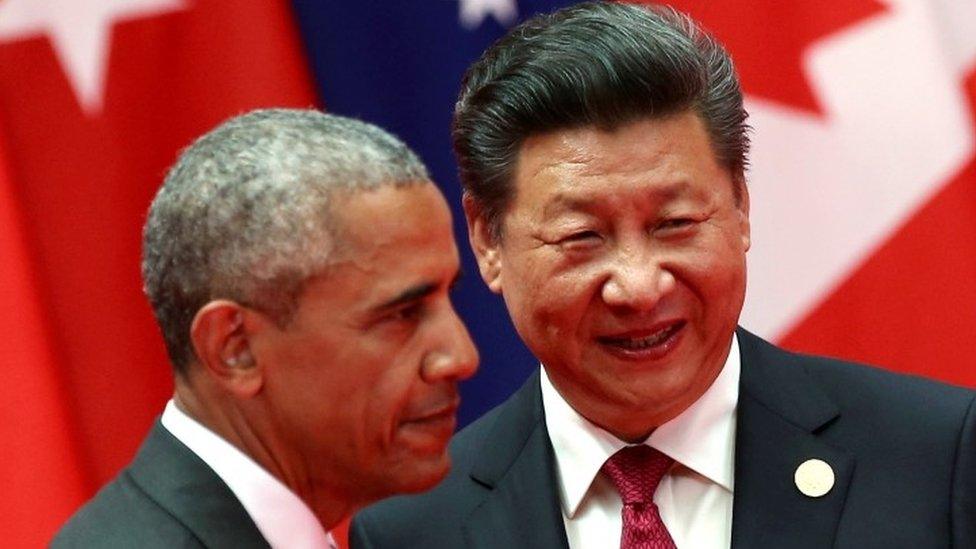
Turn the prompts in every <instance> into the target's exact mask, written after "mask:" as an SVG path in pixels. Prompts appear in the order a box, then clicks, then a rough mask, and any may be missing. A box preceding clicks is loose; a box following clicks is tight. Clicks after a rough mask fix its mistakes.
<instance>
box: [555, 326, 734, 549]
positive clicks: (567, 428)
mask: <svg viewBox="0 0 976 549" xmlns="http://www.w3.org/2000/svg"><path fill="white" fill-rule="evenodd" d="M739 369H740V357H739V342H738V339H737V338H736V337H735V336H734V335H733V337H732V346H731V349H730V350H729V357H728V359H727V360H726V362H725V366H724V367H723V368H722V371H721V372H720V373H719V375H718V377H717V378H716V379H715V381H714V383H712V386H711V387H709V388H708V390H707V391H705V394H704V395H702V397H701V398H700V399H698V401H696V402H695V403H694V404H692V405H691V406H690V407H689V408H688V409H687V410H685V411H684V412H682V413H681V414H680V415H678V416H677V417H675V418H674V419H672V420H671V421H669V422H667V423H665V424H663V425H661V426H660V427H658V428H657V429H655V430H654V432H653V433H652V434H651V436H650V437H649V438H648V439H647V440H646V441H645V442H644V444H647V445H649V446H651V447H653V448H656V449H657V450H659V451H661V452H663V453H664V454H666V455H668V456H670V457H671V458H673V459H674V460H675V464H674V465H673V466H672V467H671V470H670V471H669V472H668V473H667V474H666V475H665V476H664V478H663V479H662V480H661V484H660V485H658V489H657V492H656V493H655V494H654V503H656V504H657V506H658V509H659V510H660V512H661V520H663V521H664V524H665V526H667V528H668V531H669V532H670V533H671V537H672V538H673V539H674V542H675V545H677V547H678V548H679V549H698V548H709V549H711V548H728V547H730V545H731V540H732V493H733V476H734V458H735V414H736V405H737V403H738V400H739ZM541 381H542V405H543V408H544V409H545V415H546V428H547V430H548V431H549V438H550V440H552V446H553V450H554V451H555V454H556V470H557V475H556V477H557V480H558V483H559V491H560V494H559V496H560V503H561V506H562V513H563V522H564V524H565V526H566V537H567V538H568V540H569V547H570V548H571V549H582V548H604V547H620V532H621V528H622V526H623V524H622V519H621V509H622V507H623V503H622V502H621V500H620V495H619V493H618V492H617V490H616V488H615V487H614V485H613V484H612V483H611V482H610V479H608V478H607V477H606V475H603V474H599V473H600V468H601V467H602V466H603V464H604V462H606V460H607V458H609V457H610V456H612V455H613V454H614V453H616V452H617V450H619V449H621V448H623V447H624V446H627V443H626V442H623V441H621V440H619V439H617V438H616V437H614V436H613V435H611V434H610V433H608V432H607V431H605V430H603V429H601V428H600V427H597V426H596V425H594V424H593V423H591V422H590V421H588V420H587V419H586V418H584V417H583V416H581V415H580V414H579V413H578V412H577V411H576V410H574V409H573V408H572V407H571V406H570V405H569V404H568V403H567V402H566V401H565V400H564V399H563V398H562V396H561V395H560V394H559V392H558V391H556V388H555V387H553V385H552V382H551V381H550V380H549V377H548V375H546V372H545V368H543V371H542V375H541Z"/></svg>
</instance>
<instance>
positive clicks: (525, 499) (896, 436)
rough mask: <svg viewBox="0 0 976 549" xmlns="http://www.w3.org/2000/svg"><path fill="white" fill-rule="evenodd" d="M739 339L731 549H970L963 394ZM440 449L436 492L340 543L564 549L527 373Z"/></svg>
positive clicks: (968, 422)
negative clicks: (825, 485) (442, 473)
mask: <svg viewBox="0 0 976 549" xmlns="http://www.w3.org/2000/svg"><path fill="white" fill-rule="evenodd" d="M738 335H739V347H740V350H741V354H742V374H741V381H740V390H739V405H738V421H737V432H736V442H735V494H734V498H733V512H732V514H733V520H732V545H733V546H734V547H736V548H766V547H769V548H782V547H789V548H791V549H792V548H805V547H810V548H818V549H822V548H827V547H850V548H858V549H864V548H873V547H878V548H885V549H888V548H900V547H911V548H922V547H925V548H928V547H950V546H951V547H966V548H973V547H976V404H974V396H976V394H974V393H973V392H972V391H968V390H965V389H961V388H957V387H950V386H946V385H941V384H938V383H935V382H931V381H927V380H923V379H920V378H914V377H908V376H901V375H897V374H893V373H890V372H885V371H882V370H877V369H874V368H870V367H865V366H858V365H853V364H849V363H845V362H840V361H836V360H830V359H826V358H817V357H810V356H802V355H796V354H792V353H788V352H786V351H783V350H781V349H778V348H776V347H774V346H772V345H770V344H769V343H766V342H765V341H763V340H761V339H759V338H758V337H756V336H754V335H752V334H749V333H748V332H746V331H744V330H741V329H740V330H739V332H738ZM451 451H452V457H453V459H454V466H453V469H452V472H451V474H450V475H449V476H448V478H447V479H446V480H445V481H444V482H443V483H442V484H441V485H440V486H438V487H437V488H436V489H434V490H433V491H431V492H428V493H426V494H422V495H419V496H410V497H397V498H393V499H389V500H386V501H384V502H381V503H379V504H377V505H375V506H373V507H371V508H369V509H367V510H366V511H364V512H363V513H361V514H359V515H358V516H357V517H356V519H355V520H354V522H353V525H352V531H351V542H352V546H353V547H363V548H386V547H406V548H410V547H421V548H433V547H436V548H438V549H450V548H455V547H457V548H460V547H475V548H477V547H485V548H488V547H540V548H549V547H552V548H560V547H567V541H566V534H565V530H564V527H563V519H562V514H561V511H560V507H559V501H558V497H559V496H558V495H557V490H556V482H557V481H556V477H555V475H556V473H555V466H554V457H553V450H552V444H551V443H550V441H549V436H548V433H547V431H546V426H545V421H544V417H543V409H542V399H541V394H540V389H539V376H538V373H536V374H535V375H533V376H532V377H531V378H530V379H529V381H528V382H527V383H526V384H525V385H524V386H523V387H522V388H521V389H520V390H519V391H518V392H517V393H516V394H515V395H513V396H512V397H511V398H510V399H509V400H508V401H506V402H505V403H504V404H502V405H501V406H499V407H498V408H496V409H494V410H493V411H491V412H489V413H488V414H487V415H485V416H484V417H482V418H481V419H479V420H478V421H476V422H475V423H473V424H471V425H470V426H469V427H467V428H466V429H464V430H463V431H462V432H461V433H459V434H458V435H457V436H456V437H455V439H454V441H452V443H451ZM810 458H819V459H822V460H823V461H826V462H827V463H828V464H830V466H831V467H832V468H833V470H834V474H835V476H836V482H835V484H834V487H833V489H832V490H831V491H830V492H829V493H828V494H827V495H825V496H823V497H820V498H810V497H807V496H804V495H803V494H801V493H800V492H799V491H798V489H797V488H796V486H795V484H794V479H793V475H794V472H795V470H796V468H797V466H798V465H799V464H800V463H802V462H804V461H805V460H807V459H810ZM695 549H698V548H695Z"/></svg>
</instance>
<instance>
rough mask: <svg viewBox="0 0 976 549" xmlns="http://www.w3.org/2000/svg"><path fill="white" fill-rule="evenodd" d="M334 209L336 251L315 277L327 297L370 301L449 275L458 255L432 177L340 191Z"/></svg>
mask: <svg viewBox="0 0 976 549" xmlns="http://www.w3.org/2000/svg"><path fill="white" fill-rule="evenodd" d="M333 210H334V212H335V219H336V222H335V224H336V229H335V240H336V246H335V248H336V257H335V261H334V262H333V263H332V264H331V265H330V267H329V268H328V269H327V270H326V272H325V273H323V275H322V276H321V277H317V278H319V279H321V280H322V281H323V287H325V288H327V289H328V292H327V293H328V294H329V295H330V296H331V297H333V298H335V299H337V300H340V301H345V302H346V303H347V304H351V303H353V302H369V301H374V300H378V299H382V298H383V297H384V296H386V295H390V294H394V293H399V292H401V291H403V289H404V288H406V287H408V286H411V285H416V284H421V283H437V284H439V283H441V282H442V281H443V280H444V279H446V280H448V281H450V279H453V277H454V275H455V273H456V271H457V269H458V261H459V260H458V253H457V248H456V246H455V243H454V236H453V232H452V230H453V229H452V225H451V213H450V209H449V208H448V206H447V202H446V201H445V200H444V198H443V196H442V195H441V194H440V191H438V190H437V187H436V186H434V185H433V184H432V183H421V184H416V185H409V186H405V187H394V186H392V185H391V186H384V187H381V188H379V189H376V190H370V191H357V192H353V193H349V194H344V195H341V196H338V197H337V199H336V200H335V202H334V203H333ZM367 304H368V303H364V304H363V305H364V306H365V305H367Z"/></svg>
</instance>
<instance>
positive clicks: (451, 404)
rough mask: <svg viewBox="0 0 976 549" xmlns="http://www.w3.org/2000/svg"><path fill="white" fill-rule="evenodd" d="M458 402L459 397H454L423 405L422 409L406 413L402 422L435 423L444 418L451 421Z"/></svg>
mask: <svg viewBox="0 0 976 549" xmlns="http://www.w3.org/2000/svg"><path fill="white" fill-rule="evenodd" d="M459 404H460V398H458V397H454V398H453V399H451V400H450V401H448V402H446V403H443V404H440V405H434V406H429V407H425V408H424V409H423V410H418V411H416V412H413V413H409V414H407V417H406V419H404V420H403V423H419V424H423V423H437V422H441V421H445V420H451V421H453V420H454V418H455V416H456V415H457V410H458V406H459Z"/></svg>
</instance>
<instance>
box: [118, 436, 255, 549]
mask: <svg viewBox="0 0 976 549" xmlns="http://www.w3.org/2000/svg"><path fill="white" fill-rule="evenodd" d="M127 474H128V475H129V476H130V477H131V478H132V480H133V481H134V482H135V483H136V484H137V485H139V487H140V488H141V489H142V490H143V491H145V492H146V494H148V495H149V497H151V498H152V499H153V500H154V501H155V502H156V503H157V504H159V505H160V506H161V507H163V508H164V509H166V511H168V512H169V513H170V514H172V515H173V516H174V517H176V518H177V520H179V521H180V522H182V523H183V524H184V525H185V526H186V527H187V528H188V529H189V530H191V531H192V532H193V533H194V535H196V536H197V538H199V540H200V541H201V542H202V543H203V545H204V546H206V547H268V543H267V542H266V541H265V539H264V537H263V536H261V533H260V531H258V529H257V526H255V525H254V521H252V520H251V518H250V516H248V514H247V512H246V511H245V510H244V507H243V506H241V503H240V501H238V500H237V498H236V497H235V496H234V494H233V492H231V491H230V488H228V487H227V485H226V484H224V482H223V481H222V480H220V477H218V476H217V474H216V473H214V472H213V470H212V469H210V467H208V466H207V464H205V463H204V462H203V461H202V460H201V459H200V458H199V457H197V455H196V454H194V453H193V452H192V451H191V450H190V449H189V448H187V447H186V446H185V445H183V443H181V442H180V441H179V440H177V439H176V437H174V436H173V435H172V434H170V432H169V431H167V430H166V429H165V428H164V427H163V426H162V424H161V423H159V421H158V420H157V421H156V424H155V426H154V427H153V430H152V431H151V432H150V433H149V436H148V437H147V438H146V441H145V442H143V445H142V448H140V449H139V453H138V454H137V455H136V458H135V459H134V460H133V462H132V465H131V466H130V467H129V468H128V470H127Z"/></svg>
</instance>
